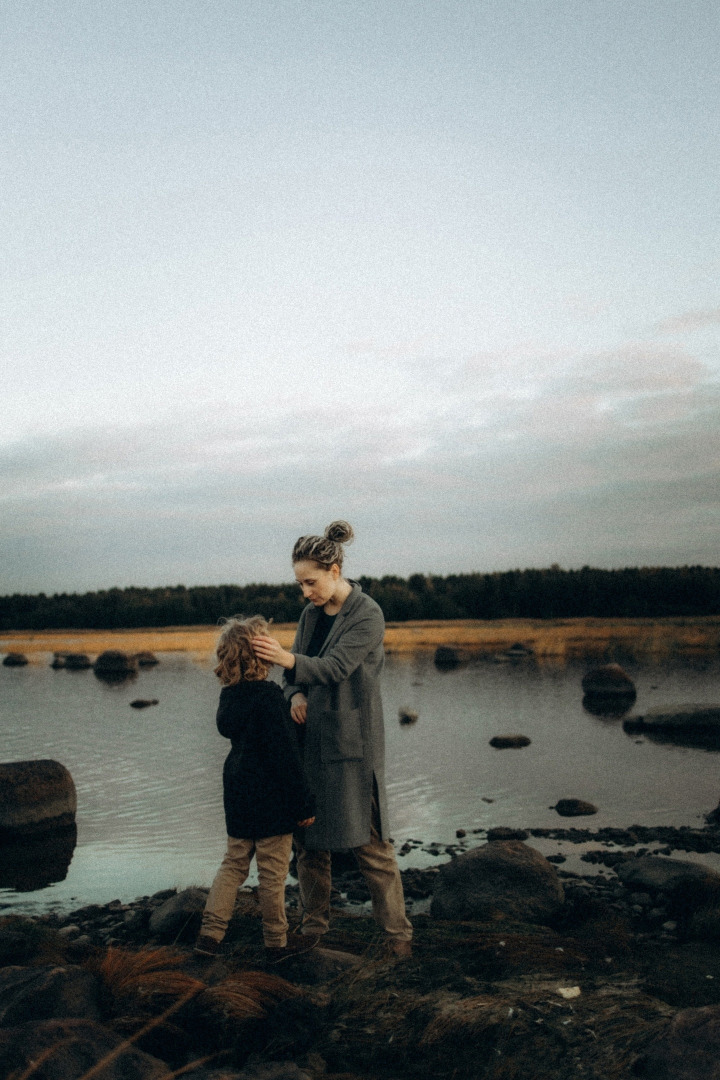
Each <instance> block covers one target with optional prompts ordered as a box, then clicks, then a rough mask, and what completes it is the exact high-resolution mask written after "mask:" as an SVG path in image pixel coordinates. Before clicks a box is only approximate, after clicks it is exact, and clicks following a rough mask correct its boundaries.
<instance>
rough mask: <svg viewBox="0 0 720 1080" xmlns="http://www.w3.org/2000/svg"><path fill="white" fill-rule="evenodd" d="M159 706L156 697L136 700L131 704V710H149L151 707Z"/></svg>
mask: <svg viewBox="0 0 720 1080" xmlns="http://www.w3.org/2000/svg"><path fill="white" fill-rule="evenodd" d="M157 704H158V699H157V698H156V697H154V698H135V700H134V701H131V702H130V708H131V709H147V708H149V707H150V705H157Z"/></svg>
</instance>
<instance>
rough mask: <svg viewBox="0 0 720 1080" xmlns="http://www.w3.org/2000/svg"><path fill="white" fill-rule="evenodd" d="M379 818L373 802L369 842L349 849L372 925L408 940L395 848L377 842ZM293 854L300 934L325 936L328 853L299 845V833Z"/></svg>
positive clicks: (409, 926) (408, 924)
mask: <svg viewBox="0 0 720 1080" xmlns="http://www.w3.org/2000/svg"><path fill="white" fill-rule="evenodd" d="M378 825H379V817H378V810H377V804H376V802H375V800H374V799H373V808H372V825H371V827H370V843H369V844H363V846H362V847H357V848H353V853H354V855H355V858H356V859H357V863H358V866H359V867H360V870H361V872H362V875H363V877H364V878H365V881H366V882H367V886H368V888H369V890H370V898H371V900H372V912H373V918H374V919H375V922H376V923H378V925H379V926H381V927H382V929H383V930H384V931H385V933H386V934H387V935H388V937H390V938H394V939H396V940H398V941H410V939H411V938H412V932H413V931H412V924H411V922H410V920H409V919H408V917H407V915H406V914H405V896H404V894H403V887H402V878H401V877H400V870H399V869H398V864H397V859H396V858H395V849H394V847H393V846H392V844H389V843H388V842H387V841H386V840H381V839H380V834H379V831H378V828H377V826H378ZM293 842H294V845H295V853H296V855H297V869H298V885H299V886H300V904H301V906H302V911H303V915H302V924H301V928H300V929H301V933H303V934H326V933H327V931H328V928H329V926H330V891H331V888H332V875H331V855H330V852H329V851H310V850H308V848H306V847H305V845H304V844H303V839H302V832H301V831H300V830H298V831H297V832H296V833H295V836H294V840H293Z"/></svg>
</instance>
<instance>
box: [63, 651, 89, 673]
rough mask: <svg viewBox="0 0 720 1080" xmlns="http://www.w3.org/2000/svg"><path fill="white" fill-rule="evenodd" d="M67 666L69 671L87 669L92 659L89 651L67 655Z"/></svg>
mask: <svg viewBox="0 0 720 1080" xmlns="http://www.w3.org/2000/svg"><path fill="white" fill-rule="evenodd" d="M65 667H66V668H67V669H68V671H87V669H88V668H91V667H92V661H91V660H90V657H89V656H88V655H87V653H78V652H71V653H67V654H66V655H65Z"/></svg>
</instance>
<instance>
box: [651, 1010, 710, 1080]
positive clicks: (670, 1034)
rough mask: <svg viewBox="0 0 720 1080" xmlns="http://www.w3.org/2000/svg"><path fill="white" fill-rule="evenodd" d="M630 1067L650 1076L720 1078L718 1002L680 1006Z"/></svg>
mask: <svg viewBox="0 0 720 1080" xmlns="http://www.w3.org/2000/svg"><path fill="white" fill-rule="evenodd" d="M633 1071H634V1072H635V1074H636V1075H637V1076H647V1077H652V1078H653V1080H720V1005H707V1006H705V1007H704V1008H701V1009H682V1010H681V1011H680V1012H679V1013H677V1015H676V1016H674V1017H673V1019H672V1020H671V1022H670V1025H669V1027H668V1029H667V1031H666V1032H665V1034H664V1035H661V1036H660V1038H658V1039H656V1040H655V1042H653V1043H652V1044H651V1045H650V1046H649V1047H648V1049H647V1050H646V1051H645V1053H644V1055H643V1056H642V1058H641V1059H640V1061H639V1062H638V1063H637V1064H636V1066H635V1068H634V1070H633Z"/></svg>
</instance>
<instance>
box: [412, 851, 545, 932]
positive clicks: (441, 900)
mask: <svg viewBox="0 0 720 1080" xmlns="http://www.w3.org/2000/svg"><path fill="white" fill-rule="evenodd" d="M563 898H564V894H563V888H562V885H561V884H560V880H559V878H558V876H557V871H556V870H555V868H554V867H553V866H552V865H551V864H550V863H549V862H548V861H547V859H545V858H544V857H543V856H542V855H541V854H540V853H539V852H537V851H535V850H534V849H533V848H531V847H528V846H527V845H526V844H523V843H522V842H521V841H519V840H500V841H493V842H492V843H489V844H485V845H484V846H483V847H479V848H474V849H473V850H472V851H468V852H465V853H463V854H462V855H459V856H458V857H457V858H456V859H453V860H452V861H451V862H449V863H446V864H444V865H443V866H441V867H440V870H439V874H438V881H437V884H436V886H435V891H434V893H433V898H432V903H431V907H430V913H431V915H432V916H433V917H434V918H439V919H488V918H492V917H493V916H496V915H497V914H502V915H506V916H509V917H511V918H515V919H519V920H522V921H524V922H539V923H542V922H545V921H547V920H548V919H551V918H552V917H553V916H554V915H555V914H556V913H557V911H558V910H559V908H560V907H561V905H562V903H563Z"/></svg>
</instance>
